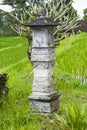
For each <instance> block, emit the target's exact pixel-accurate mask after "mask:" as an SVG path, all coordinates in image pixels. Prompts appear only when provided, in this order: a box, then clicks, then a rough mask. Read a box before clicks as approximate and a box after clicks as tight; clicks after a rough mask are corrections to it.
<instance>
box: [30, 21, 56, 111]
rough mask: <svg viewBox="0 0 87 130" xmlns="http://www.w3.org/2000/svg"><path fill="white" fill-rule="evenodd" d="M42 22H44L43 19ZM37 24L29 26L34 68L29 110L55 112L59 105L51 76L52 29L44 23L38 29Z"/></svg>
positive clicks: (53, 54)
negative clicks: (31, 31)
mask: <svg viewBox="0 0 87 130" xmlns="http://www.w3.org/2000/svg"><path fill="white" fill-rule="evenodd" d="M43 22H45V21H44V19H43V20H42V23H43ZM49 22H50V21H49ZM37 23H38V21H34V22H33V23H30V24H29V25H30V26H31V27H32V30H33V45H32V54H31V61H32V64H33V67H34V81H33V87H32V93H31V95H30V96H29V99H30V109H31V110H32V111H33V110H34V111H39V112H44V113H45V112H46V113H47V112H49V113H51V112H53V111H55V110H57V108H58V104H59V103H58V98H59V94H58V93H57V92H56V91H55V82H54V80H53V76H52V75H53V66H54V64H55V52H54V44H53V40H54V36H53V27H51V26H49V25H48V23H46V27H45V26H42V25H41V26H40V27H39V26H37V25H38V24H37ZM51 24H52V21H51ZM33 25H34V27H33ZM43 25H45V23H44V24H43ZM53 26H54V24H53Z"/></svg>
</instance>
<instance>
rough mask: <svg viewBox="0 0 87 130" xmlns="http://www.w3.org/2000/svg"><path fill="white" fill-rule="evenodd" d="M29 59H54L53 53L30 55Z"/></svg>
mask: <svg viewBox="0 0 87 130" xmlns="http://www.w3.org/2000/svg"><path fill="white" fill-rule="evenodd" d="M31 61H32V62H33V61H55V54H52V55H32V54H31Z"/></svg>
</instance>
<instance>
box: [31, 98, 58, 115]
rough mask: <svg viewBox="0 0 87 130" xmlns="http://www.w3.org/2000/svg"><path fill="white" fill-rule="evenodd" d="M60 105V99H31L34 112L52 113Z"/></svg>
mask: <svg viewBox="0 0 87 130" xmlns="http://www.w3.org/2000/svg"><path fill="white" fill-rule="evenodd" d="M58 106H59V102H58V99H55V100H53V101H50V102H48V101H47V102H46V101H37V100H30V110H31V111H33V112H41V113H52V112H54V111H57V110H58Z"/></svg>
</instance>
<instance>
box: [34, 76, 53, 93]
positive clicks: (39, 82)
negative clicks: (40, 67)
mask: <svg viewBox="0 0 87 130" xmlns="http://www.w3.org/2000/svg"><path fill="white" fill-rule="evenodd" d="M32 91H36V92H51V91H55V81H54V80H53V79H52V78H34V81H33V86H32Z"/></svg>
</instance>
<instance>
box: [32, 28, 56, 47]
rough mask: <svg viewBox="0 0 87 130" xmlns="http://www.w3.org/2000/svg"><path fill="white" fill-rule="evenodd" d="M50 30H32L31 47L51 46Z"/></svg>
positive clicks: (52, 37)
mask: <svg viewBox="0 0 87 130" xmlns="http://www.w3.org/2000/svg"><path fill="white" fill-rule="evenodd" d="M53 39H54V36H53V29H52V28H48V29H47V28H34V29H33V47H49V46H51V47H52V46H54V44H53Z"/></svg>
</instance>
